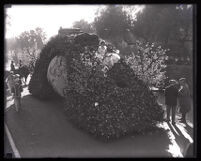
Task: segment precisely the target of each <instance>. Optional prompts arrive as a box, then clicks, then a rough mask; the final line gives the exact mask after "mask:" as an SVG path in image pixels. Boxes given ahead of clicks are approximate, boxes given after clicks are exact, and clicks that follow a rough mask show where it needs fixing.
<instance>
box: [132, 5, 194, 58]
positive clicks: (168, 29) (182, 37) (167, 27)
mask: <svg viewBox="0 0 201 161" xmlns="http://www.w3.org/2000/svg"><path fill="white" fill-rule="evenodd" d="M192 18H193V17H192V6H191V5H177V4H174V5H146V6H145V8H144V10H143V12H139V13H138V14H137V21H136V22H135V24H134V27H133V28H132V32H133V33H134V34H135V35H136V36H138V37H141V38H143V39H144V40H145V41H151V42H158V43H160V44H161V45H162V46H163V47H165V48H170V52H169V54H170V55H175V54H176V55H177V56H178V57H180V56H182V55H186V56H187V54H191V53H192V50H190V49H188V48H189V47H188V44H189V43H191V42H192ZM186 43H187V45H186ZM178 46H180V47H179V48H178ZM176 47H177V48H176ZM186 51H188V52H186Z"/></svg>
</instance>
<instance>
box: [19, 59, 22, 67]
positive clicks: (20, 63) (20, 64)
mask: <svg viewBox="0 0 201 161" xmlns="http://www.w3.org/2000/svg"><path fill="white" fill-rule="evenodd" d="M21 67H22V60H20V62H19V68H21Z"/></svg>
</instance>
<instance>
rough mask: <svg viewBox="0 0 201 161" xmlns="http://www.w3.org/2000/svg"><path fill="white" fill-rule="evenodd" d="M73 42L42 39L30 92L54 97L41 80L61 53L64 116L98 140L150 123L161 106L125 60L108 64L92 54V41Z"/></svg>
mask: <svg viewBox="0 0 201 161" xmlns="http://www.w3.org/2000/svg"><path fill="white" fill-rule="evenodd" d="M78 42H79V43H78ZM78 42H76V43H75V39H73V41H71V40H70V39H69V38H68V37H61V36H57V37H55V38H53V39H52V40H51V41H50V42H48V44H46V46H45V47H44V48H43V50H42V52H41V54H40V58H39V59H38V61H37V64H36V67H35V70H34V73H33V76H32V79H31V82H30V84H29V90H30V92H31V93H32V94H33V95H35V96H37V97H39V98H51V97H55V96H57V94H56V93H55V92H54V90H53V88H52V87H51V85H50V83H49V82H48V80H47V69H48V65H49V63H50V61H51V60H52V59H53V58H54V57H55V56H56V55H62V56H64V57H65V59H66V65H67V72H68V73H67V75H68V77H67V79H68V81H67V82H68V86H67V87H66V88H65V111H66V115H67V118H68V119H69V121H71V122H72V123H73V124H75V125H76V126H78V127H80V128H82V129H83V130H85V131H87V132H89V133H91V134H92V135H94V136H96V137H98V138H101V139H104V140H110V139H115V138H119V137H121V136H124V135H127V134H129V133H135V134H136V133H138V134H139V133H140V134H142V133H145V132H147V131H149V130H150V129H153V128H154V127H156V124H157V123H158V122H160V121H162V118H163V110H162V108H161V107H160V106H159V105H158V103H157V101H156V98H155V96H154V95H153V94H152V92H151V91H150V90H149V88H148V86H147V84H146V83H145V82H143V81H142V80H141V79H139V78H138V76H137V75H136V73H135V71H134V70H133V68H132V66H131V65H130V63H128V61H127V60H123V59H122V60H120V61H119V62H118V63H116V64H114V66H113V67H109V66H107V64H105V63H103V60H102V59H100V58H99V57H97V56H96V51H97V45H98V44H97V43H90V42H87V44H86V41H84V40H83V39H79V41H78ZM82 42H83V43H82ZM93 42H94V41H93ZM84 43H85V44H84Z"/></svg>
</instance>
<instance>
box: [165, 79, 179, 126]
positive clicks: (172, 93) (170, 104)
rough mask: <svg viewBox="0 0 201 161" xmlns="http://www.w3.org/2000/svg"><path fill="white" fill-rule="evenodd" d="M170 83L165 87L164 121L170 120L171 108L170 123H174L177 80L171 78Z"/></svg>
mask: <svg viewBox="0 0 201 161" xmlns="http://www.w3.org/2000/svg"><path fill="white" fill-rule="evenodd" d="M169 83H170V85H169V86H167V87H166V88H165V104H166V111H167V118H166V121H168V122H169V121H170V111H171V110H172V124H173V125H174V124H175V114H176V106H177V97H178V87H177V81H176V80H174V79H172V80H170V81H169Z"/></svg>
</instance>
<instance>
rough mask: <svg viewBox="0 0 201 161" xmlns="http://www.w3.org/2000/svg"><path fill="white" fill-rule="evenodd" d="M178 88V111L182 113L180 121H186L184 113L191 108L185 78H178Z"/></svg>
mask: <svg viewBox="0 0 201 161" xmlns="http://www.w3.org/2000/svg"><path fill="white" fill-rule="evenodd" d="M179 83H180V89H179V97H178V100H179V104H180V113H181V114H182V117H181V122H183V123H186V114H187V113H188V112H189V111H190V109H191V100H190V90H189V86H188V84H187V82H186V78H180V79H179Z"/></svg>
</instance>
